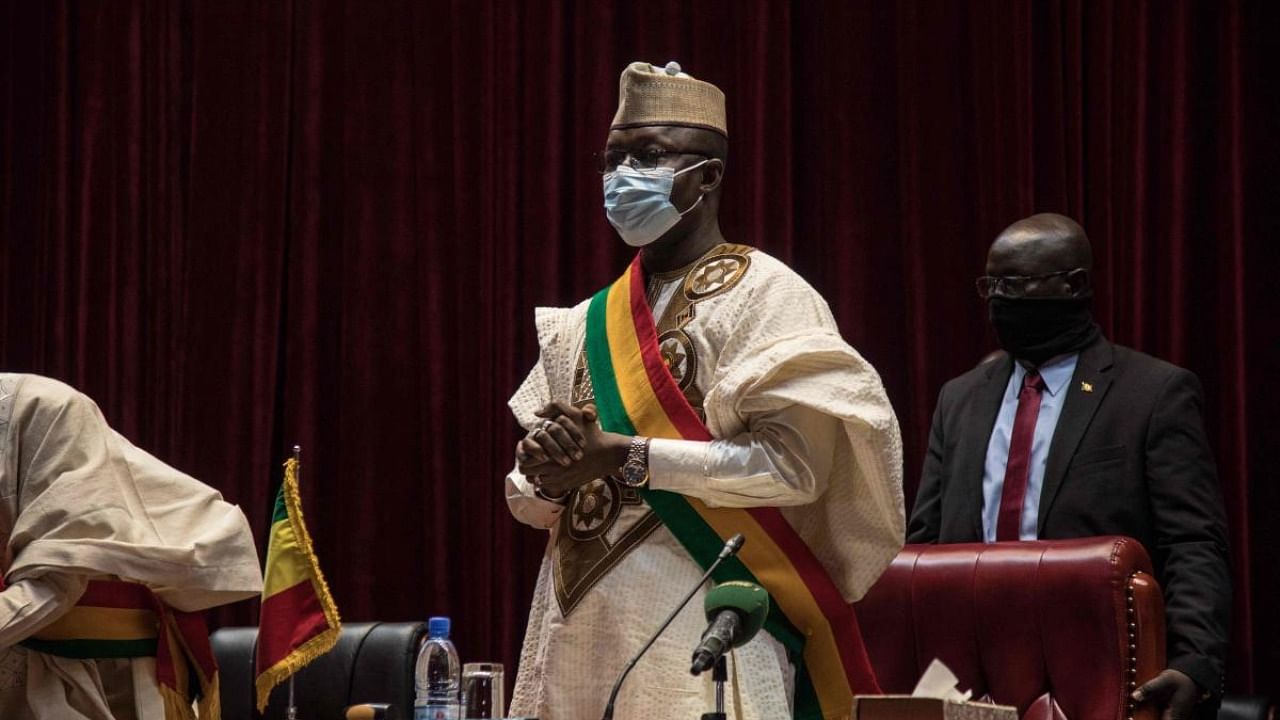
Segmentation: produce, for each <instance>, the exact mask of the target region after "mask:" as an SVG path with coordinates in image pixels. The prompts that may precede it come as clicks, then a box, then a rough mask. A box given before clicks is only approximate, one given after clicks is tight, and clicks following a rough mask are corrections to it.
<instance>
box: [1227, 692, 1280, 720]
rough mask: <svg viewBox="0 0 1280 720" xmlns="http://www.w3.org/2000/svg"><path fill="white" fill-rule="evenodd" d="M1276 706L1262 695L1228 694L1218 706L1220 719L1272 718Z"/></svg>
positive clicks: (1258, 719) (1256, 719) (1254, 719)
mask: <svg viewBox="0 0 1280 720" xmlns="http://www.w3.org/2000/svg"><path fill="white" fill-rule="evenodd" d="M1274 717H1275V707H1274V706H1273V705H1272V704H1271V701H1270V700H1268V699H1267V698H1265V697H1262V696H1261V695H1227V696H1226V697H1224V698H1222V706H1221V707H1219V708H1218V720H1272V719H1273V718H1274Z"/></svg>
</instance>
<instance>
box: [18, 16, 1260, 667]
mask: <svg viewBox="0 0 1280 720" xmlns="http://www.w3.org/2000/svg"><path fill="white" fill-rule="evenodd" d="M1273 7H1274V4H1273V3H1267V2H1255V3H1238V2H1119V1H1117V2H1088V3H1084V2H1055V1H1043V2H1025V1H1024V2H1015V1H1012V0H1009V1H1004V2H970V3H935V2H927V1H923V0H922V1H920V2H899V3H887V2H844V1H841V0H831V1H830V2H812V1H807V2H796V3H792V4H788V3H783V2H764V1H761V0H756V1H746V0H734V1H726V2H696V3H693V2H687V1H685V0H658V1H650V2H644V3H606V2H587V1H585V0H584V1H582V2H545V1H544V2H535V1H530V2H519V3H515V2H513V3H503V2H497V1H496V0H485V1H480V0H465V1H463V0H457V1H455V2H436V3H421V2H407V1H405V2H392V1H388V2H370V1H368V0H348V1H346V2H341V1H337V0H334V1H323V0H317V1H316V2H296V1H295V2H287V1H280V2H269V3H259V2H232V1H228V0H216V1H210V2H161V1H158V0H157V1H153V2H148V1H131V2H125V1H120V2H83V3H82V2H68V1H66V0H56V1H55V0H50V1H48V2H44V1H41V2H31V1H26V0H3V2H0V241H2V245H0V283H2V284H0V367H3V368H5V369H8V370H21V371H34V372H40V373H44V374H48V375H52V376H54V377H57V378H60V379H63V380H66V381H68V382H70V383H72V384H74V385H77V386H78V387H80V388H81V389H83V390H85V391H86V392H88V393H89V394H90V395H91V396H93V397H94V398H96V399H97V400H98V401H99V403H100V404H101V405H102V407H103V410H104V411H105V412H106V414H107V417H108V418H109V419H110V420H111V422H112V423H113V424H114V425H115V426H116V427H117V428H119V429H120V430H122V431H123V432H124V433H126V434H127V435H129V436H130V437H131V438H133V439H134V440H135V441H136V442H138V443H139V444H140V445H142V446H144V447H147V448H149V449H151V450H153V451H154V452H155V453H156V454H158V455H159V456H160V457H161V458H164V459H166V460H168V461H169V462H171V463H173V464H175V465H176V466H178V467H181V468H183V469H185V470H187V471H189V472H191V473H193V474H194V475H196V476H197V477H200V478H202V479H204V480H205V481H207V482H209V483H211V484H213V485H215V486H216V487H218V488H220V489H221V490H222V491H223V492H224V493H225V494H226V496H227V497H228V498H229V499H231V500H232V501H234V502H237V503H240V504H241V505H242V506H243V507H244V508H245V509H246V512H247V513H248V514H249V517H250V519H251V521H252V522H253V523H254V527H255V530H256V531H257V533H258V539H259V541H260V542H264V541H265V530H266V527H267V522H268V517H269V510H270V508H269V506H270V500H271V498H272V497H273V493H274V488H275V486H276V484H277V483H278V482H279V477H280V469H279V463H280V462H281V461H282V460H283V459H284V457H285V455H286V451H287V448H288V447H289V446H290V445H292V444H293V443H295V442H297V443H300V444H301V445H302V446H303V447H304V475H303V492H304V496H305V498H306V508H307V519H308V524H309V526H310V528H311V530H312V533H313V534H314V535H315V539H316V546H317V549H318V552H319V555H320V558H321V559H322V562H323V565H324V568H325V570H326V574H327V575H328V578H329V582H330V585H331V587H332V588H333V590H334V593H335V595H336V597H337V600H338V604H339V606H340V608H341V610H342V613H343V615H344V617H346V618H347V619H350V620H366V619H375V618H377V619H389V620H402V619H413V618H425V617H426V616H427V615H428V614H437V613H444V614H450V615H452V616H453V617H454V622H455V627H457V628H458V629H457V631H456V633H455V638H456V641H457V643H458V645H459V647H460V650H461V653H462V655H463V657H464V658H465V659H472V660H475V659H501V660H503V661H505V662H506V663H507V667H508V672H510V673H513V674H514V671H515V659H516V649H517V648H518V646H519V642H520V639H521V637H522V636H523V632H524V619H525V613H526V610H527V606H528V599H529V597H530V594H531V589H532V584H533V580H534V577H535V575H536V572H537V566H538V561H539V557H540V555H541V552H542V549H543V545H544V536H543V535H541V534H539V533H537V532H534V531H532V530H529V529H527V528H524V527H522V526H519V525H517V524H516V523H515V522H514V521H513V520H512V519H511V518H510V516H509V515H508V513H507V511H506V508H505V504H504V501H503V499H502V498H503V493H502V477H503V474H504V473H505V472H506V471H507V469H508V468H509V467H510V465H511V462H512V449H513V443H514V441H515V440H516V439H517V437H518V429H517V428H516V426H515V424H514V422H513V421H512V419H511V417H510V414H509V413H508V412H507V410H506V408H505V405H504V403H505V401H506V398H507V397H508V395H509V393H510V392H511V391H513V390H514V388H515V387H516V385H517V384H518V382H519V381H520V379H521V378H522V377H523V375H524V373H525V372H527V370H528V368H529V367H530V366H531V364H532V363H533V361H534V359H535V357H536V347H535V343H534V333H533V323H532V317H533V308H534V307H535V306H536V305H568V304H572V303H574V302H576V301H578V300H580V299H582V298H584V297H586V296H587V295H588V294H589V293H590V292H592V291H594V290H596V289H597V288H599V287H601V286H603V285H605V284H606V283H608V282H609V281H611V280H613V279H614V277H616V275H617V274H618V273H620V272H621V270H622V268H623V267H624V265H625V263H626V261H627V259H628V251H627V250H626V248H624V247H623V245H622V243H621V242H619V241H618V240H617V239H616V237H615V236H614V235H613V234H612V233H611V231H610V230H609V228H608V226H607V224H606V223H605V221H604V217H603V212H602V210H601V190H600V179H599V177H598V176H597V175H595V174H594V173H593V170H592V164H591V153H592V152H593V151H595V150H597V149H599V148H600V147H601V146H602V145H603V141H604V136H605V133H606V131H607V128H608V123H609V120H610V119H611V117H612V115H613V110H614V107H615V102H616V97H617V78H618V74H619V72H620V71H621V70H622V68H623V67H624V65H625V64H626V63H627V62H628V61H631V60H635V59H643V60H647V61H651V62H654V63H664V62H666V61H667V60H669V59H673V58H674V59H677V60H679V61H680V62H681V63H682V64H683V65H684V67H685V68H686V69H687V70H688V71H689V72H690V73H692V74H693V75H695V76H697V77H701V78H704V79H707V80H709V81H711V82H714V83H716V84H717V85H719V86H720V87H721V88H723V89H724V91H725V93H726V95H727V96H728V113H729V128H730V144H731V155H730V162H729V174H728V179H727V181H726V190H725V201H724V206H723V213H722V222H723V225H724V228H725V234H726V236H727V237H728V238H729V239H730V240H732V241H735V242H747V243H751V244H755V245H758V246H759V247H761V248H763V249H765V250H767V251H768V252H770V253H772V254H774V255H776V256H778V257H781V258H783V259H784V260H787V261H788V262H790V263H792V265H793V266H794V267H795V268H796V269H797V270H799V272H800V273H801V274H803V275H804V276H805V277H806V278H808V279H809V280H810V281H811V282H812V283H813V284H814V285H815V286H816V287H817V288H818V289H819V290H820V291H821V292H822V293H823V294H824V295H825V296H826V297H827V298H828V300H829V301H830V303H831V305H832V308H833V310H834V311H835V314H836V317H837V318H838V320H839V322H840V325H841V329H842V330H843V332H844V334H845V336H846V337H847V338H848V340H849V341H850V342H851V343H852V344H853V345H855V346H856V347H857V348H859V349H860V350H861V351H862V352H863V354H865V355H866V356H867V357H868V358H869V359H870V360H871V361H872V362H873V363H874V364H875V366H876V367H877V368H878V369H879V370H880V372H881V374H882V375H883V377H884V381H885V384H886V386H887V387H888V391H889V395H890V397H891V398H892V400H893V402H894V405H895V407H896V408H897V411H898V414H899V417H900V419H901V421H902V426H903V433H904V438H905V444H906V453H907V468H906V471H907V472H906V478H907V495H908V501H910V499H911V498H912V497H913V495H914V490H915V485H916V482H917V480H918V475H919V468H920V456H921V453H922V451H923V447H924V440H925V436H926V431H927V427H928V421H929V416H930V413H931V411H932V406H933V401H934V399H935V397H936V394H937V391H938V389H939V387H940V386H941V384H942V383H943V382H944V381H945V380H946V379H948V378H950V377H952V376H954V375H956V374H959V373H960V372H962V371H964V370H966V369H968V368H969V367H971V366H972V365H973V364H974V363H975V362H977V360H978V359H979V358H980V357H982V356H983V355H984V354H985V353H986V352H988V351H989V350H991V349H993V348H994V340H993V337H992V335H991V333H990V331H989V330H988V329H987V325H986V320H985V309H984V307H983V305H982V304H981V303H980V302H979V301H978V299H977V297H976V296H975V294H974V291H973V278H974V277H975V276H977V275H979V274H980V273H981V271H982V265H983V259H984V253H985V249H986V246H987V244H988V243H989V242H990V240H991V239H992V238H993V237H994V236H995V234H996V233H997V232H999V230H1000V229H1001V228H1003V227H1004V226H1005V225H1007V224H1009V223H1010V222H1012V221H1013V220H1016V219H1018V218H1020V217H1022V216H1025V215H1027V214H1030V213H1032V212H1035V211H1050V210H1051V211H1058V212H1064V213H1067V214H1069V215H1072V216H1074V217H1076V218H1078V219H1079V220H1081V222H1082V223H1083V224H1084V226H1085V227H1086V229H1087V230H1088V231H1089V233H1090V236H1091V238H1092V240H1093V243H1094V247H1095V253H1096V256H1097V264H1098V271H1097V275H1096V281H1097V285H1098V297H1097V301H1096V303H1095V310H1096V313H1097V316H1098V319H1099V321H1100V322H1101V323H1102V325H1103V327H1104V329H1105V330H1106V331H1107V333H1108V334H1109V336H1110V337H1111V338H1112V339H1114V340H1116V341H1118V342H1121V343H1124V344H1127V345H1131V346H1134V347H1137V348H1139V349H1141V350H1145V351H1147V352H1150V353H1153V354H1156V355H1158V356H1161V357H1164V358H1167V359H1169V360H1172V361H1174V362H1176V363H1179V364H1182V365H1184V366H1187V367H1189V368H1191V369H1192V370H1194V371H1195V372H1196V373H1198V374H1199V376H1200V378H1201V379H1202V381H1203V382H1204V385H1205V391H1206V397H1207V404H1206V414H1207V418H1206V419H1207V423H1208V427H1209V431H1210V436H1211V439H1212V441H1213V444H1214V448H1215V452H1216V455H1217V458H1218V463H1219V468H1220V472H1221V479H1222V489H1223V494H1224V497H1225V501H1226V506H1227V512H1228V515H1229V517H1230V521H1231V539H1232V543H1233V546H1232V557H1233V563H1234V568H1233V569H1234V574H1235V579H1236V589H1237V594H1236V602H1235V629H1234V634H1233V638H1234V639H1233V647H1232V657H1231V663H1230V671H1229V680H1228V684H1229V686H1230V687H1231V688H1233V689H1236V690H1244V689H1250V688H1257V689H1259V690H1266V689H1269V688H1272V687H1274V685H1273V681H1274V680H1275V678H1276V674H1277V671H1278V670H1280V651H1278V650H1277V647H1276V640H1277V639H1280V632H1278V629H1280V628H1278V625H1280V622H1278V621H1277V617H1276V613H1275V612H1274V610H1273V608H1274V607H1275V602H1274V600H1272V598H1273V597H1274V596H1275V594H1276V592H1277V591H1280V580H1278V578H1277V573H1276V572H1275V571H1274V570H1273V568H1272V562H1273V561H1272V558H1273V554H1274V550H1273V549H1274V548H1275V547H1277V545H1278V544H1280V531H1278V530H1277V526H1278V523H1277V522H1276V521H1275V519H1274V518H1273V517H1272V515H1273V514H1274V513H1275V512H1276V510H1277V509H1280V490H1278V489H1277V487H1276V484H1275V482H1274V471H1273V469H1272V468H1273V465H1272V463H1271V462H1270V458H1269V457H1266V456H1265V455H1264V453H1267V451H1269V450H1271V449H1272V448H1274V447H1275V445H1276V443H1277V442H1280V438H1278V437H1277V435H1276V434H1275V433H1274V431H1273V430H1272V427H1271V426H1272V425H1273V424H1274V422H1275V419H1274V416H1275V409H1276V408H1277V406H1280V391H1277V389H1276V385H1277V383H1276V381H1275V378H1276V376H1277V370H1278V369H1280V368H1277V364H1278V363H1277V359H1278V357H1280V352H1278V351H1277V348H1278V347H1280V321H1277V318H1276V314H1277V305H1276V303H1275V301H1274V300H1273V297H1274V294H1275V284H1276V283H1277V282H1278V281H1280V277H1278V271H1280V252H1277V250H1276V248H1275V247H1274V245H1273V244H1274V243H1275V242H1276V239H1277V237H1280V233H1278V232H1277V231H1278V230H1280V227H1277V225H1280V212H1277V210H1276V209H1275V208H1274V205H1275V203H1276V198H1277V195H1278V194H1280V193H1278V191H1280V182H1278V181H1277V179H1276V174H1277V171H1280V153H1278V152H1277V143H1276V142H1275V141H1274V140H1273V137H1274V136H1275V134H1276V133H1277V131H1278V130H1280V128H1277V127H1276V126H1275V124H1274V120H1275V118H1277V117H1280V113H1277V112H1276V110H1277V108H1276V107H1275V106H1276V104H1277V100H1276V98H1277V96H1278V95H1280V84H1278V82H1277V71H1276V70H1274V69H1273V67H1274V66H1275V65H1276V62H1275V61H1276V58H1275V57H1274V54H1271V53H1269V50H1268V44H1269V43H1270V42H1272V41H1273V36H1274V34H1275V31H1276V29H1277V28H1278V27H1280V24H1278V23H1277V19H1278V18H1277V17H1276V11H1275V10H1274V9H1273ZM215 619H216V620H217V621H218V622H221V623H249V622H253V621H255V620H256V603H244V604H242V605H240V606H237V607H234V608H231V609H228V610H223V611H220V612H219V613H218V614H217V617H216V618H215Z"/></svg>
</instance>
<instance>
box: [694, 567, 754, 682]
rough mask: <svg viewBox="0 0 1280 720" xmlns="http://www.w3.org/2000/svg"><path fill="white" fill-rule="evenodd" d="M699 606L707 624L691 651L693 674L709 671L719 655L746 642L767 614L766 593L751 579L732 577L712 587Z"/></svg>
mask: <svg viewBox="0 0 1280 720" xmlns="http://www.w3.org/2000/svg"><path fill="white" fill-rule="evenodd" d="M702 606H703V607H704V608H705V609H706V612H707V622H709V623H710V625H708V626H707V631H706V632H704V633H702V642H701V643H699V644H698V648H697V649H696V650H694V651H693V666H692V667H690V668H689V672H691V673H693V674H694V675H701V674H702V673H703V672H705V671H707V670H710V669H711V667H712V666H713V665H715V664H716V661H717V660H719V659H720V656H721V655H724V654H725V653H726V652H728V651H729V650H731V649H733V648H737V647H742V646H743V645H746V644H747V643H748V642H749V641H750V640H751V638H753V637H755V636H756V633H758V632H760V628H761V627H764V620H765V618H766V617H768V615H769V593H767V592H765V590H764V588H762V587H760V586H759V585H757V584H755V583H753V582H744V581H741V580H731V581H729V582H726V583H721V584H719V585H717V586H715V587H714V588H711V592H708V593H707V597H706V600H704V601H703V603H702Z"/></svg>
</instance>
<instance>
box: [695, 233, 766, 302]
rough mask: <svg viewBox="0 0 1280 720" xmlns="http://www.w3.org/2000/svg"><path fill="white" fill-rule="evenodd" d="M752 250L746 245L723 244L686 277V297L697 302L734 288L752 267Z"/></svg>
mask: <svg viewBox="0 0 1280 720" xmlns="http://www.w3.org/2000/svg"><path fill="white" fill-rule="evenodd" d="M744 249H745V250H746V252H744V251H743V250H744ZM750 250H751V248H749V247H747V246H746V245H721V246H720V247H719V248H717V249H716V250H715V251H713V254H711V255H708V256H707V257H706V258H703V259H702V260H700V261H699V262H698V264H697V265H695V266H694V267H693V271H692V272H690V273H689V274H688V275H687V276H686V277H685V281H684V295H685V297H687V298H689V300H691V301H695V302H696V301H698V300H706V299H707V298H709V297H714V296H716V295H719V294H720V293H723V292H726V291H728V290H729V289H731V288H733V286H735V285H737V284H738V282H739V281H741V280H742V277H743V276H744V275H746V274H747V268H749V267H751V257H750V256H749V255H748V253H749V252H750Z"/></svg>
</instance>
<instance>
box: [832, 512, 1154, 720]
mask: <svg viewBox="0 0 1280 720" xmlns="http://www.w3.org/2000/svg"><path fill="white" fill-rule="evenodd" d="M857 612H858V620H859V623H860V624H861V626H862V634H863V637H864V640H865V642H866V644H867V652H868V653H869V655H870V657H871V664H872V666H873V667H874V668H875V671H876V674H877V676H878V678H879V680H880V685H881V687H882V688H883V689H884V691H885V692H888V693H909V692H911V690H912V688H913V687H914V685H915V682H916V680H918V679H919V677H920V674H921V673H922V672H924V669H925V667H927V666H928V664H929V662H930V661H932V660H933V659H934V658H935V657H936V658H940V659H941V660H942V661H943V662H945V663H946V664H947V665H948V666H949V667H950V668H951V669H952V670H953V671H955V673H956V676H957V677H958V678H959V680H960V686H961V689H972V690H973V695H974V697H982V696H984V695H988V696H990V698H991V699H992V700H994V701H996V702H999V703H1001V704H1005V705H1013V706H1016V707H1017V708H1018V712H1019V715H1020V717H1022V718H1024V720H1051V719H1053V718H1059V717H1065V718H1070V719H1071V720H1080V719H1087V720H1125V719H1126V718H1133V717H1135V709H1134V707H1133V705H1132V703H1131V702H1130V701H1129V699H1128V698H1129V693H1130V692H1131V691H1132V689H1133V688H1134V687H1136V684H1140V683H1142V682H1145V681H1146V680H1148V679H1150V678H1151V677H1154V676H1155V675H1156V673H1158V672H1159V671H1160V670H1161V669H1163V667H1164V658H1165V647H1164V642H1165V638H1164V600H1163V598H1162V596H1161V594H1160V588H1159V586H1158V585H1157V584H1156V582H1155V579H1154V578H1153V576H1152V569H1151V560H1150V559H1149V558H1148V556H1147V553H1146V551H1145V550H1144V549H1143V547H1142V545H1141V543H1139V542H1138V541H1136V540H1134V539H1132V538H1125V537H1099V538H1082V539H1077V540H1047V541H1036V542H1017V543H995V544H981V543H978V544H959V545H908V546H906V547H905V548H903V550H902V552H901V553H899V554H898V557H897V558H895V559H894V561H893V563H892V564H891V565H890V566H889V569H888V570H886V571H885V573H884V575H883V576H881V578H880V580H879V581H877V583H876V585H875V586H874V587H873V588H872V589H871V590H870V591H869V592H868V593H867V596H866V597H865V598H863V599H862V600H861V601H860V602H859V603H858V604H857ZM1137 717H1139V718H1143V717H1146V718H1152V719H1153V720H1154V718H1155V714H1154V713H1152V712H1150V711H1148V710H1146V709H1145V708H1144V709H1143V710H1141V711H1138V712H1137Z"/></svg>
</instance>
